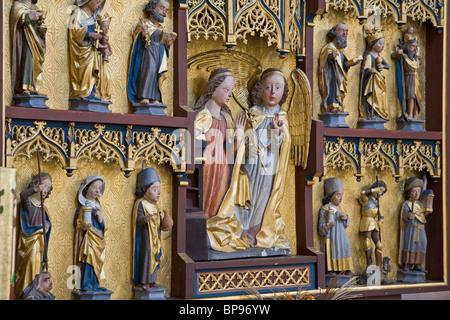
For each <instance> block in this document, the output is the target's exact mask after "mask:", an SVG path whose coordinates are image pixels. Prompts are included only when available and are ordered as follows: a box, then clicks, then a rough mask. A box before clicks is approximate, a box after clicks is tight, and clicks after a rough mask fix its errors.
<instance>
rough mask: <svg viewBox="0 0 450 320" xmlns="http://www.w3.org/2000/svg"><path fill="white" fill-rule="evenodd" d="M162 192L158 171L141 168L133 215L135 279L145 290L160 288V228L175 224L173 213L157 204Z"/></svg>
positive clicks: (133, 273) (164, 229) (138, 285)
mask: <svg viewBox="0 0 450 320" xmlns="http://www.w3.org/2000/svg"><path fill="white" fill-rule="evenodd" d="M160 192H161V181H160V178H159V175H158V173H157V172H156V170H155V169H153V168H146V169H144V170H142V171H141V172H140V173H139V175H138V177H137V183H136V193H135V194H136V196H137V200H136V202H135V204H134V207H133V215H132V223H133V224H132V238H133V269H132V279H133V282H134V284H135V285H136V286H137V287H139V288H140V289H141V290H143V291H149V290H151V288H158V287H160V285H159V284H157V277H158V269H159V266H160V261H161V244H162V242H161V241H162V239H161V231H169V230H171V228H172V226H173V220H172V218H171V217H170V215H169V214H168V213H167V212H165V211H163V210H161V209H160V207H159V205H158V200H159V197H160V194H161V193H160Z"/></svg>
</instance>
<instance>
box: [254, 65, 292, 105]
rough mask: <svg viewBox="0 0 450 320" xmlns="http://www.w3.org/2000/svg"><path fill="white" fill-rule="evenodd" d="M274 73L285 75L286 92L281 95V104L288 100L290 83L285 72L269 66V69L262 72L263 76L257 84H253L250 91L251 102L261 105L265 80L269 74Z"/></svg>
mask: <svg viewBox="0 0 450 320" xmlns="http://www.w3.org/2000/svg"><path fill="white" fill-rule="evenodd" d="M274 73H276V74H279V75H281V76H283V79H284V92H283V96H282V97H281V100H280V103H279V104H280V106H281V105H282V104H283V103H285V102H286V100H287V98H288V95H289V85H288V82H287V80H286V77H285V76H284V75H283V72H282V71H281V70H280V69H278V68H269V69H266V70H264V72H263V73H262V74H261V78H260V79H259V80H258V81H257V82H256V83H255V85H254V86H253V88H252V90H251V92H250V98H251V102H252V104H253V105H254V106H260V105H261V104H262V99H261V95H262V90H263V84H264V80H265V79H266V78H267V77H268V76H270V75H272V74H274Z"/></svg>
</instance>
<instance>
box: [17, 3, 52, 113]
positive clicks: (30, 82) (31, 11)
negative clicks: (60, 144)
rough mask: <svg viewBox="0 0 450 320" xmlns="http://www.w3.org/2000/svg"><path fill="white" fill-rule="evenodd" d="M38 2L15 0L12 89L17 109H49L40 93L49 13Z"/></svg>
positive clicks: (45, 98)
mask: <svg viewBox="0 0 450 320" xmlns="http://www.w3.org/2000/svg"><path fill="white" fill-rule="evenodd" d="M37 2H38V1H37V0H33V1H31V0H17V1H14V3H13V5H12V7H11V12H10V18H9V23H10V32H11V40H12V51H11V52H12V54H11V55H12V57H11V60H12V68H11V75H12V87H13V94H14V97H13V99H14V101H15V103H16V106H17V107H32V108H48V106H47V105H46V104H45V101H46V100H48V98H47V97H46V96H45V95H42V93H40V91H41V88H42V72H43V69H44V61H45V51H46V43H45V36H46V33H47V27H46V25H45V18H46V15H47V11H46V10H45V9H39V8H38V6H37Z"/></svg>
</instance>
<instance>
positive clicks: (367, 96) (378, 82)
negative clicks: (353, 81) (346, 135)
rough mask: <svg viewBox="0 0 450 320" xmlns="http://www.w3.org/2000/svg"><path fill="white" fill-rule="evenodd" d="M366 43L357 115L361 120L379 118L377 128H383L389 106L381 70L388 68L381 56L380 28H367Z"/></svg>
mask: <svg viewBox="0 0 450 320" xmlns="http://www.w3.org/2000/svg"><path fill="white" fill-rule="evenodd" d="M366 43H367V47H366V51H365V52H364V55H363V62H362V64H361V89H360V104H359V117H360V119H361V120H381V121H382V122H380V127H379V128H380V129H384V125H383V123H384V122H386V121H388V120H389V106H388V103H387V88H386V79H385V76H384V75H383V73H382V71H383V70H387V69H389V65H388V64H387V62H386V60H385V59H383V57H382V56H381V52H382V51H383V49H384V46H385V38H384V35H383V32H382V30H379V29H374V30H368V31H367V36H366ZM362 123H364V122H362ZM360 127H361V126H360Z"/></svg>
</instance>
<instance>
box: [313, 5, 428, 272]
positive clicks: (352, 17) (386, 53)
mask: <svg viewBox="0 0 450 320" xmlns="http://www.w3.org/2000/svg"><path fill="white" fill-rule="evenodd" d="M339 22H345V23H346V24H347V26H348V29H349V34H348V42H347V48H346V49H344V53H345V55H346V57H347V58H348V59H353V58H355V57H357V56H359V55H361V56H362V55H363V54H364V50H365V46H366V44H365V39H364V37H363V26H362V25H361V24H360V23H359V21H358V19H357V18H356V14H355V13H354V12H353V11H352V10H350V11H347V12H343V11H336V10H334V9H331V10H330V11H329V12H328V13H327V14H326V15H324V17H323V18H321V17H320V16H317V17H316V18H315V20H314V24H315V27H314V40H315V42H314V85H313V97H314V100H313V101H314V102H313V103H314V112H313V117H315V118H317V116H318V113H319V112H320V103H321V101H322V98H321V96H320V94H319V90H318V87H317V83H318V63H319V60H318V57H319V54H320V50H321V49H322V47H323V46H324V45H325V44H326V41H325V37H326V34H327V32H328V30H329V29H331V28H332V27H333V26H335V25H336V24H337V23H339ZM408 22H410V21H408ZM408 25H411V26H413V27H414V31H415V35H416V36H417V37H418V41H419V47H420V50H421V52H422V56H423V64H422V66H421V68H420V69H419V77H420V85H421V92H422V107H421V113H420V116H419V120H424V119H425V104H424V103H425V54H426V52H425V50H424V47H425V43H426V42H425V40H426V39H425V26H424V25H419V23H418V22H415V21H413V22H411V23H408ZM381 26H382V27H383V28H384V36H385V41H386V42H385V48H384V50H383V52H382V53H381V56H382V57H383V58H384V59H385V60H386V61H387V63H388V64H389V66H390V69H389V70H384V71H383V74H384V76H385V77H386V86H387V90H388V92H387V99H388V105H389V120H390V121H389V122H387V123H386V124H385V126H386V128H387V129H388V130H397V122H396V119H397V117H398V116H400V114H401V107H400V103H399V102H398V99H397V89H396V81H395V69H396V67H395V61H394V60H392V59H391V57H390V56H391V53H392V52H394V51H395V50H396V47H395V46H396V45H397V44H398V40H399V39H400V38H401V37H402V36H403V30H400V29H399V28H398V26H397V24H396V23H395V22H394V21H393V19H392V18H389V17H388V18H382V19H381ZM347 76H348V92H347V95H346V97H345V99H344V111H346V112H348V113H349V116H348V117H347V118H346V122H347V124H348V125H349V126H350V127H351V128H356V127H357V121H358V118H359V111H358V103H359V86H360V64H359V65H357V66H354V67H352V68H350V70H349V72H348V75H347ZM353 174H354V172H353V171H352V170H351V169H346V170H335V169H333V168H327V175H326V176H325V177H323V178H322V179H321V180H320V181H319V179H315V184H314V186H313V197H314V203H313V216H314V225H315V226H317V225H318V218H319V210H320V208H321V207H322V198H323V196H324V190H323V182H324V180H325V179H326V178H329V177H337V178H340V179H341V181H342V182H343V184H344V188H345V194H344V199H343V201H342V205H341V209H342V210H343V211H344V212H345V213H347V214H348V215H349V216H350V226H349V227H348V228H347V234H348V237H349V240H350V245H351V249H352V258H353V267H354V270H352V271H353V272H355V273H357V272H359V271H362V270H363V269H364V268H365V267H366V265H365V264H366V263H365V256H364V252H363V250H362V239H363V238H362V236H361V234H360V233H359V221H360V217H361V206H360V204H359V202H358V198H359V194H360V192H361V191H362V190H363V189H365V188H368V187H369V186H370V185H372V184H373V183H374V182H375V181H376V176H377V175H378V178H379V179H380V180H383V181H384V182H385V183H386V184H387V188H388V192H387V194H385V195H383V197H381V199H380V212H381V214H382V215H383V216H384V223H383V226H382V231H381V232H382V244H383V256H389V257H390V258H391V260H390V265H391V272H390V273H389V274H388V278H389V279H391V280H395V279H396V278H397V270H398V264H397V257H398V240H399V227H400V225H399V221H400V220H399V219H400V218H399V213H400V208H401V205H402V203H403V201H404V197H403V186H404V183H405V180H406V179H407V178H408V177H411V176H414V175H417V173H416V172H410V171H407V170H405V175H404V176H403V177H402V178H401V179H400V181H399V182H396V181H395V179H394V177H393V176H392V173H391V172H390V171H389V170H384V171H374V170H372V169H368V168H367V172H366V174H365V176H364V177H363V178H362V179H361V181H359V182H358V181H357V180H356V178H355V177H354V175H353ZM314 245H315V248H316V249H320V236H319V234H318V230H317V228H315V230H314Z"/></svg>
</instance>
